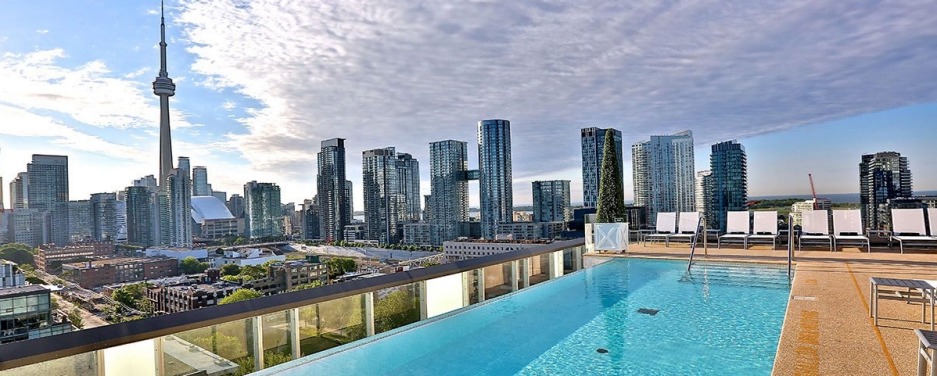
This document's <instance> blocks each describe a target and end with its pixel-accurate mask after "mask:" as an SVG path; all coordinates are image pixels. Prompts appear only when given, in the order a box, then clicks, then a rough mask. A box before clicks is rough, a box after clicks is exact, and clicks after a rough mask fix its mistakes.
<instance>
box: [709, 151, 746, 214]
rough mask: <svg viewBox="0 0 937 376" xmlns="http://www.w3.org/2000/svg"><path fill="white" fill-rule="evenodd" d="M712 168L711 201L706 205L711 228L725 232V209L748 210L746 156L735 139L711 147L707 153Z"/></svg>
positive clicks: (728, 210)
mask: <svg viewBox="0 0 937 376" xmlns="http://www.w3.org/2000/svg"><path fill="white" fill-rule="evenodd" d="M709 168H710V170H711V171H712V193H711V194H712V201H710V207H709V208H707V210H706V211H707V212H708V215H709V218H711V219H712V221H713V222H708V223H709V227H710V228H715V229H719V230H720V231H723V232H725V231H726V218H727V216H728V214H727V212H730V211H740V210H747V209H748V158H747V157H746V155H745V147H743V146H742V144H740V143H738V141H735V140H732V141H725V142H720V143H718V144H714V145H713V146H712V154H710V155H709Z"/></svg>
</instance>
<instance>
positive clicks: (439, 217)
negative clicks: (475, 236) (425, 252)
mask: <svg viewBox="0 0 937 376" xmlns="http://www.w3.org/2000/svg"><path fill="white" fill-rule="evenodd" d="M429 163H430V169H429V175H430V185H429V187H430V192H431V194H430V195H429V200H428V201H427V202H428V204H427V205H426V206H427V209H426V210H427V211H428V212H430V213H431V214H430V215H429V217H430V218H428V219H427V221H428V222H429V223H430V224H433V225H435V231H436V235H435V236H434V238H435V239H434V241H433V243H434V244H442V242H443V241H446V240H453V239H456V238H458V237H459V223H460V222H466V221H468V206H469V197H468V180H466V179H465V174H467V173H468V143H466V142H464V141H455V140H445V141H436V142H431V143H430V144H429Z"/></svg>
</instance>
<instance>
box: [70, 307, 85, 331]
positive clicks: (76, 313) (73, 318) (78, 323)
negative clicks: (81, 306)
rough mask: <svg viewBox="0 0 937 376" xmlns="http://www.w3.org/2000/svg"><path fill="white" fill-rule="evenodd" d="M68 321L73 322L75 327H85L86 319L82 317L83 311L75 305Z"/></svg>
mask: <svg viewBox="0 0 937 376" xmlns="http://www.w3.org/2000/svg"><path fill="white" fill-rule="evenodd" d="M68 322H70V323H72V326H74V327H75V328H78V329H84V328H85V320H84V319H83V318H82V317H81V311H80V310H78V307H74V308H72V310H71V311H69V312H68Z"/></svg>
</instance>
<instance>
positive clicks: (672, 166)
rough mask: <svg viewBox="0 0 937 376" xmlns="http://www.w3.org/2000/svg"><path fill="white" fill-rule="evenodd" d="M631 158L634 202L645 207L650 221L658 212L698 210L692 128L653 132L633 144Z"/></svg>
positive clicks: (651, 222) (653, 223)
mask: <svg viewBox="0 0 937 376" xmlns="http://www.w3.org/2000/svg"><path fill="white" fill-rule="evenodd" d="M631 158H632V173H633V178H634V204H635V205H637V206H643V207H645V208H646V210H647V219H648V221H649V222H650V223H649V224H650V225H652V226H653V225H655V224H656V222H657V213H658V212H684V211H695V210H696V208H695V206H696V192H695V187H696V184H695V183H696V169H695V166H694V155H693V132H691V131H683V132H680V133H677V134H673V135H669V136H651V139H650V141H644V142H639V143H637V144H634V145H633V146H632V147H631Z"/></svg>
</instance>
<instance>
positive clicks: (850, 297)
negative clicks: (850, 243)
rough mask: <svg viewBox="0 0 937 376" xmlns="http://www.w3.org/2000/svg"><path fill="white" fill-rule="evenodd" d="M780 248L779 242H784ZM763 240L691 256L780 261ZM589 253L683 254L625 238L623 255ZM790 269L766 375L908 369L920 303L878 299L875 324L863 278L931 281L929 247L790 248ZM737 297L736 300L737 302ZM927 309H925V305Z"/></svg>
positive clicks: (681, 248) (934, 264)
mask: <svg viewBox="0 0 937 376" xmlns="http://www.w3.org/2000/svg"><path fill="white" fill-rule="evenodd" d="M785 247H786V246H785ZM770 248H771V247H770V246H767V247H763V246H755V247H752V248H751V249H747V250H742V249H740V247H738V246H736V247H735V248H723V249H715V248H708V249H705V250H704V249H703V248H702V247H700V248H697V250H696V251H697V253H696V256H694V260H695V261H704V260H706V261H742V262H772V263H784V264H786V263H787V250H786V248H785V249H778V250H771V249H770ZM589 255H590V256H597V257H604V256H608V257H662V258H677V259H684V260H686V259H687V257H688V256H689V248H688V246H687V245H686V244H679V245H678V244H671V247H669V248H666V247H664V245H663V244H650V243H649V244H648V245H647V246H642V245H641V244H632V245H631V246H630V249H629V251H628V253H626V254H606V253H601V254H594V253H589ZM794 262H795V264H796V272H795V273H794V280H793V283H792V286H791V298H790V301H789V303H788V307H787V313H786V315H785V318H784V327H783V329H782V331H781V341H780V344H779V345H778V352H777V357H776V358H775V363H774V370H773V372H772V374H773V375H779V376H781V375H783V376H786V375H915V374H916V371H917V346H918V340H917V336H915V334H914V329H930V324H929V323H927V324H925V323H922V322H921V306H920V305H917V304H907V303H903V302H898V301H889V300H881V301H880V302H881V304H880V308H879V325H878V326H875V325H873V322H872V319H871V318H870V317H869V304H870V302H869V292H870V291H869V277H873V276H874V277H890V278H910V279H927V280H937V250H934V249H929V250H915V251H911V252H909V253H905V254H900V253H898V250H897V248H895V249H892V250H890V249H888V248H873V249H872V253H866V252H860V251H859V249H858V248H845V249H844V250H843V251H842V252H829V251H828V250H826V249H819V248H817V249H813V250H807V249H806V248H805V249H804V250H803V251H796V252H794ZM740 304H744V302H740ZM928 314H929V311H928Z"/></svg>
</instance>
